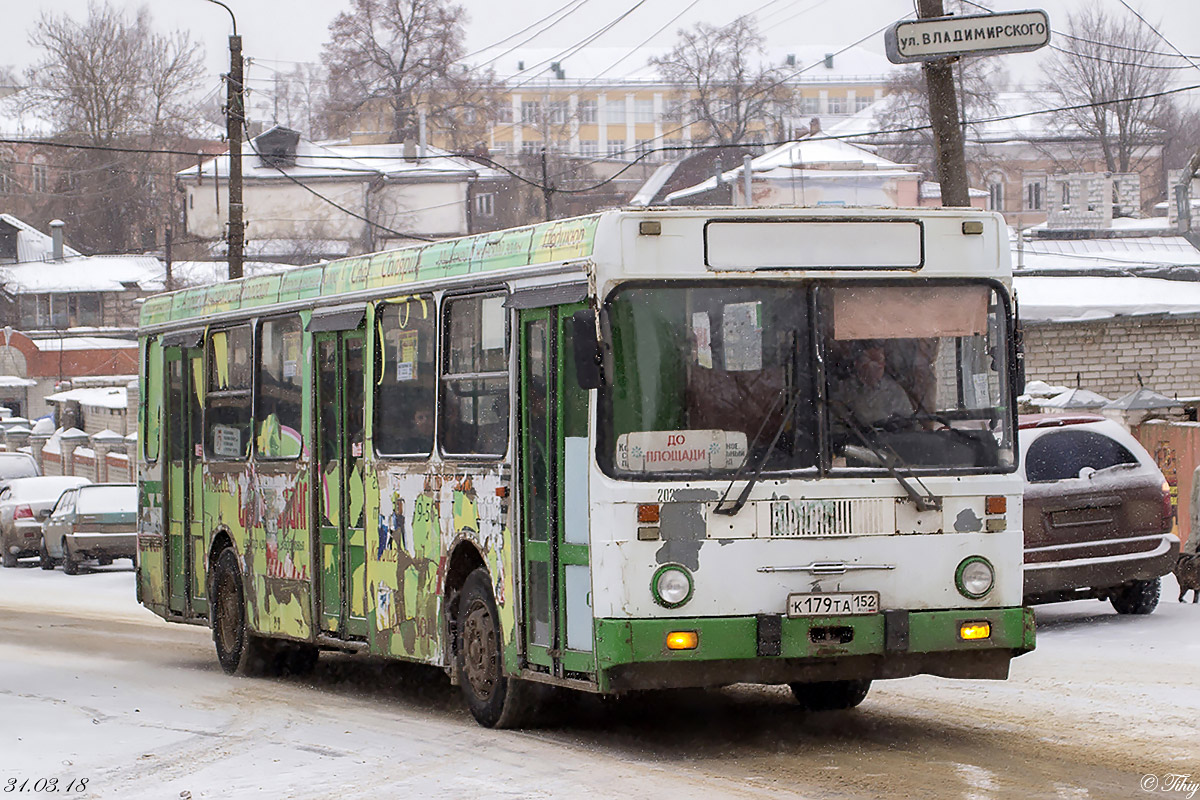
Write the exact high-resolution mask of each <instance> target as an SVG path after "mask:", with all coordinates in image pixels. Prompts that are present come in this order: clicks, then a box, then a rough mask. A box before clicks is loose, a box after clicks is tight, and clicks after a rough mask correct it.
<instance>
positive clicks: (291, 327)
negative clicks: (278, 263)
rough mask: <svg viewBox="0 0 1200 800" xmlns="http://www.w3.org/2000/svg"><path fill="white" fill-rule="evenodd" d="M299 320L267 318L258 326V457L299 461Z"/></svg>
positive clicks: (300, 438)
mask: <svg viewBox="0 0 1200 800" xmlns="http://www.w3.org/2000/svg"><path fill="white" fill-rule="evenodd" d="M300 357H301V347H300V317H299V316H298V315H296V314H292V315H290V316H287V317H281V318H279V319H269V320H266V321H264V322H263V323H262V325H261V326H260V327H259V362H258V413H257V414H256V415H255V419H257V420H258V435H257V436H256V437H255V452H257V453H258V456H259V457H260V458H299V456H300V451H301V450H302V449H303V446H302V445H303V442H302V439H303V437H302V435H301V430H302V429H303V426H302V423H301V417H300V406H301V400H302V398H303V397H304V387H303V370H302V369H301V363H300Z"/></svg>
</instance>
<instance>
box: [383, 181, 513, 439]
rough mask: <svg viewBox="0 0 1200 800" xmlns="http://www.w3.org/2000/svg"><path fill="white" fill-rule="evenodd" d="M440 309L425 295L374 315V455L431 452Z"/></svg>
mask: <svg viewBox="0 0 1200 800" xmlns="http://www.w3.org/2000/svg"><path fill="white" fill-rule="evenodd" d="M481 196H482V195H481ZM487 196H488V197H490V196H491V195H487ZM476 199H478V197H477V198H476ZM436 308H437V306H436V304H435V303H434V300H433V295H430V294H423V295H417V296H415V297H411V298H409V299H407V300H404V301H402V302H398V303H388V304H386V305H384V306H381V307H380V309H379V311H378V312H377V314H376V319H377V320H378V329H377V330H378V333H379V336H378V341H377V342H376V343H375V345H376V347H377V348H378V353H377V354H376V357H375V363H376V364H380V365H381V367H382V372H381V373H380V375H379V376H378V378H376V381H375V451H376V452H377V453H379V454H381V455H388V456H403V455H422V456H424V455H428V454H429V452H430V451H431V450H432V449H433V416H434V397H435V395H436V391H437V374H436V367H437V361H436V352H435V351H436V337H437V313H436V311H435V309H436Z"/></svg>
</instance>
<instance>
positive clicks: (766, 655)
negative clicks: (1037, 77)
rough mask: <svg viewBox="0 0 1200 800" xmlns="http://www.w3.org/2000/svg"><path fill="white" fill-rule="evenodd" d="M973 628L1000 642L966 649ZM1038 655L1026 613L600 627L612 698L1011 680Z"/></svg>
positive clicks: (605, 682)
mask: <svg viewBox="0 0 1200 800" xmlns="http://www.w3.org/2000/svg"><path fill="white" fill-rule="evenodd" d="M965 622H987V623H989V624H990V626H991V635H990V636H989V637H988V638H986V639H979V640H970V641H965V640H963V639H961V638H960V637H959V628H960V626H961V624H962V623H965ZM672 631H695V632H696V633H697V639H698V643H697V646H696V647H695V649H692V650H669V649H667V646H666V641H667V634H668V633H669V632H672ZM1033 648H1034V618H1033V612H1032V610H1030V609H1028V608H1019V607H1018V608H990V609H964V610H951V611H885V612H883V613H880V614H870V615H862V616H842V617H806V618H796V619H792V618H788V617H784V616H780V615H777V614H770V615H759V616H752V617H703V618H697V617H692V618H673V619H633V620H617V619H601V620H597V621H596V660H597V667H598V669H599V676H598V680H599V683H600V689H601V691H612V692H617V691H628V690H635V689H654V688H665V687H670V686H674V687H682V686H720V685H725V684H730V683H740V682H748V683H791V682H795V681H822V680H844V679H848V678H872V679H873V678H901V677H908V676H910V675H919V674H931V675H942V676H945V677H957V678H1005V677H1007V675H1008V662H1009V660H1011V659H1012V658H1013V657H1014V656H1018V655H1021V654H1022V653H1027V652H1029V651H1030V650H1032V649H1033Z"/></svg>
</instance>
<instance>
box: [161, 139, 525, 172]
mask: <svg viewBox="0 0 1200 800" xmlns="http://www.w3.org/2000/svg"><path fill="white" fill-rule="evenodd" d="M256 147H258V145H257V144H256V143H255V141H248V142H244V143H243V144H242V177H243V178H244V179H246V180H272V181H275V180H285V181H286V180H288V178H287V177H286V176H291V177H292V178H297V179H299V178H304V179H312V178H340V179H343V180H363V179H368V178H374V177H377V176H386V177H387V178H388V179H389V180H403V179H412V180H431V179H436V178H439V177H441V178H446V179H451V180H457V179H465V178H467V177H471V176H473V177H479V178H490V179H501V178H503V177H504V173H502V172H500V171H499V170H495V169H492V168H491V167H486V166H484V165H483V164H480V163H478V162H475V161H471V160H469V159H466V158H461V157H457V156H453V155H451V154H450V153H449V151H446V150H441V149H439V148H436V147H426V152H425V155H424V156H423V157H420V158H415V159H406V158H405V157H404V148H405V145H404V144H402V143H389V144H351V143H350V142H347V141H344V140H331V141H324V142H310V141H308V140H307V139H303V138H302V139H300V141H299V142H298V143H297V144H296V163H295V164H294V165H291V166H286V167H275V166H270V165H267V164H265V163H263V161H262V159H261V158H259V157H258V155H257V153H256V151H255V148H256ZM197 169H199V170H200V173H201V174H203V175H204V177H205V178H212V177H214V170H215V171H216V173H217V174H219V175H222V176H225V177H226V178H228V176H229V154H228V153H223V154H222V155H219V156H217V157H215V158H210V159H208V160H206V161H204V162H202V163H201V164H200V166H199V167H198V168H197V167H189V168H187V169H184V170H180V171H179V172H177V173H176V175H177V176H178V177H180V178H192V179H195V178H196V177H197Z"/></svg>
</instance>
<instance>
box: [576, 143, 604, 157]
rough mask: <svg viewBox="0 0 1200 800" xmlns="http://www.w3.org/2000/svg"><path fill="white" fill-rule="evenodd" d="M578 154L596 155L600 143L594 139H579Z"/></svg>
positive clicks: (598, 152) (598, 151) (598, 153)
mask: <svg viewBox="0 0 1200 800" xmlns="http://www.w3.org/2000/svg"><path fill="white" fill-rule="evenodd" d="M579 155H581V156H598V155H600V143H599V142H597V141H596V140H595V139H581V140H580V141H579Z"/></svg>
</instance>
